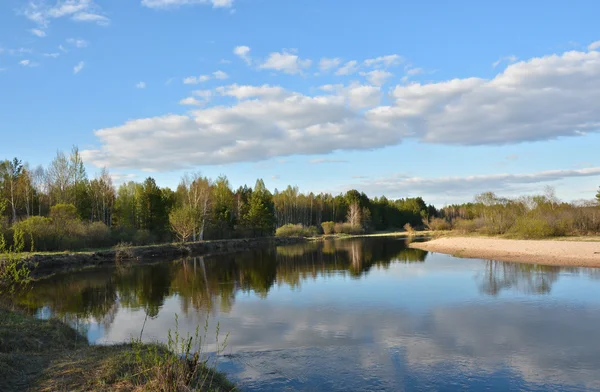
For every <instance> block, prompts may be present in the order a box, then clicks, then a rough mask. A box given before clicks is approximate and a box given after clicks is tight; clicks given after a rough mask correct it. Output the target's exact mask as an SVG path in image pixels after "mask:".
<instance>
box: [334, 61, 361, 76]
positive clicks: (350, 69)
mask: <svg viewBox="0 0 600 392" xmlns="http://www.w3.org/2000/svg"><path fill="white" fill-rule="evenodd" d="M356 71H358V62H357V61H355V60H352V61H348V62H347V63H346V64H344V65H343V66H341V67H340V68H338V70H337V71H335V74H336V75H352V74H353V73H355V72H356Z"/></svg>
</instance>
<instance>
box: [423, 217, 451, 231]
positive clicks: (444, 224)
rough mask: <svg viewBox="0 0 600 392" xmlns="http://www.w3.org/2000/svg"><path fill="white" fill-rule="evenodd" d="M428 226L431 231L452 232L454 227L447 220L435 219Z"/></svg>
mask: <svg viewBox="0 0 600 392" xmlns="http://www.w3.org/2000/svg"><path fill="white" fill-rule="evenodd" d="M426 225H427V226H428V227H429V229H431V230H435V231H437V230H450V229H451V228H452V225H451V224H450V222H448V221H447V220H446V219H442V218H433V219H431V220H430V221H429V222H428V223H426Z"/></svg>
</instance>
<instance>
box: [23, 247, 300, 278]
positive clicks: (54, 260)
mask: <svg viewBox="0 0 600 392" xmlns="http://www.w3.org/2000/svg"><path fill="white" fill-rule="evenodd" d="M302 241H305V239H303V238H280V237H270V238H244V239H232V240H219V241H202V242H188V243H185V244H162V245H150V246H135V247H129V248H122V249H118V250H117V249H114V250H113V249H111V250H103V251H98V252H89V253H51V254H34V255H31V256H26V258H27V260H28V261H30V265H31V268H32V271H31V276H32V277H33V278H34V279H39V278H42V277H45V276H49V275H52V274H55V273H61V272H69V271H75V270H79V269H82V268H89V267H96V266H102V265H111V264H116V263H147V262H155V261H158V260H160V259H174V258H178V257H185V256H200V255H206V254H214V253H220V252H235V251H244V250H249V249H254V248H259V247H264V246H269V245H274V246H278V245H287V244H294V243H298V242H302Z"/></svg>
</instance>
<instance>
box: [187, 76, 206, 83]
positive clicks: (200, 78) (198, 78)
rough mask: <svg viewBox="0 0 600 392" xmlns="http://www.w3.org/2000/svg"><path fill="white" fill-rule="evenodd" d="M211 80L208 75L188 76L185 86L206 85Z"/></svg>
mask: <svg viewBox="0 0 600 392" xmlns="http://www.w3.org/2000/svg"><path fill="white" fill-rule="evenodd" d="M209 80H210V76H208V75H200V76H188V77H187V78H185V79H183V84H199V83H204V82H207V81H209Z"/></svg>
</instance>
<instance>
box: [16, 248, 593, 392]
mask: <svg viewBox="0 0 600 392" xmlns="http://www.w3.org/2000/svg"><path fill="white" fill-rule="evenodd" d="M20 301H21V302H22V303H23V304H26V305H27V306H29V307H30V308H31V309H32V310H34V311H36V312H38V314H39V315H40V316H41V317H47V316H49V315H54V316H58V317H61V318H63V319H64V320H66V321H68V322H70V323H72V324H73V325H76V326H78V328H80V329H81V330H82V331H83V332H84V333H86V334H87V336H88V338H89V340H90V341H91V342H94V343H97V344H111V343H117V342H124V341H129V340H130V338H131V336H136V337H137V336H139V334H140V330H141V327H142V325H143V324H144V320H145V319H147V321H146V324H145V328H144V334H143V337H144V340H147V341H152V340H157V339H158V340H164V339H165V338H166V335H167V331H168V330H169V329H170V328H171V329H172V328H174V326H175V315H176V314H177V315H179V330H180V331H181V332H183V333H186V332H188V331H193V330H195V328H196V326H197V325H198V324H201V325H204V322H205V320H206V318H207V316H208V317H209V337H211V344H209V345H208V347H207V349H208V350H214V348H215V345H214V344H212V342H214V339H212V337H214V336H215V333H214V331H215V330H216V324H217V323H219V327H220V331H221V335H223V334H224V333H227V332H228V333H229V339H228V344H227V348H226V350H225V355H222V356H220V357H219V359H218V367H219V369H220V370H222V371H225V372H227V373H228V374H229V376H230V378H231V379H232V380H233V381H234V382H236V383H237V384H238V385H239V386H240V389H241V390H245V391H259V390H260V391H280V390H284V391H287V390H289V391H295V390H315V391H321V390H332V391H347V390H352V391H361V390H365V391H367V390H368V391H373V390H387V391H401V390H432V389H434V390H484V389H489V390H523V389H527V390H590V389H599V390H600V373H599V371H598V369H600V270H597V269H585V268H559V267H545V266H536V265H526V264H518V263H503V262H494V261H486V260H473V259H459V258H454V257H451V256H447V255H442V254H431V253H429V254H428V253H427V252H424V251H420V250H416V249H408V248H407V247H406V245H405V243H404V240H402V239H393V238H370V239H348V240H337V241H333V240H332V241H325V242H314V243H307V244H302V245H294V246H285V247H277V248H267V249H260V250H253V251H249V252H242V253H236V254H231V255H219V256H214V257H197V258H191V259H185V260H174V261H165V262H163V263H160V264H155V265H146V266H133V267H125V268H113V269H103V270H95V271H88V272H85V273H79V274H70V275H67V276H58V277H55V278H53V279H51V280H47V281H44V282H40V283H39V284H37V285H36V286H35V287H34V288H33V289H32V290H31V291H30V292H29V293H28V294H27V295H26V297H24V298H22V299H21V300H20Z"/></svg>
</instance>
